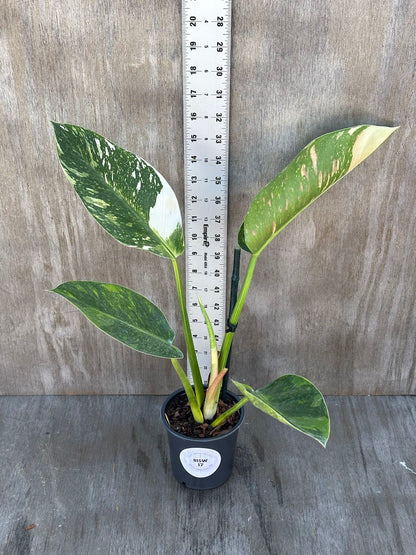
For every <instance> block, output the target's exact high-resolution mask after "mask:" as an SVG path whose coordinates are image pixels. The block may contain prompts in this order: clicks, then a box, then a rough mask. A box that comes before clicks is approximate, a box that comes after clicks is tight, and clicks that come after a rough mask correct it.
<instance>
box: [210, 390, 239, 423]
mask: <svg viewBox="0 0 416 555" xmlns="http://www.w3.org/2000/svg"><path fill="white" fill-rule="evenodd" d="M247 402H248V399H247V397H243V398H242V399H241V400H240V401H238V403H236V404H235V405H233V406H232V407H231V408H230V409H228V410H226V411H225V412H223V413H222V414H220V415H219V417H218V418H216V419H215V420H214V422H212V423H211V426H212V427H213V428H215V427H216V426H219V425H220V424H222V423H223V422H225V420H227V418H228V417H229V416H231V415H232V414H234V413H235V412H236V411H238V410H239V409H241V407H242V406H243V405H245V404H246V403H247Z"/></svg>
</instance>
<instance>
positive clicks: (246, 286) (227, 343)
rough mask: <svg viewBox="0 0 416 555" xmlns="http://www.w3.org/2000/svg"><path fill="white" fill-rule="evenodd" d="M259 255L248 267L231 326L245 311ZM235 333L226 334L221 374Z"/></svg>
mask: <svg viewBox="0 0 416 555" xmlns="http://www.w3.org/2000/svg"><path fill="white" fill-rule="evenodd" d="M257 257H258V254H253V255H251V258H250V262H249V265H248V267H247V271H246V275H245V276H244V281H243V285H242V286H241V291H240V294H239V295H238V298H237V302H236V303H235V307H234V310H233V311H232V313H231V316H230V324H231V325H232V326H235V325H236V324H237V323H238V319H239V318H240V314H241V311H242V310H243V306H244V302H245V300H246V297H247V293H248V290H249V289H250V285H251V280H252V279H253V274H254V268H255V267H256V263H257ZM233 337H234V332H232V331H228V332H227V333H226V334H225V337H224V341H223V342H222V346H221V352H220V360H219V362H218V371H219V372H221V370H222V369H223V368H225V364H226V362H227V358H228V354H229V352H230V349H231V344H232V342H233Z"/></svg>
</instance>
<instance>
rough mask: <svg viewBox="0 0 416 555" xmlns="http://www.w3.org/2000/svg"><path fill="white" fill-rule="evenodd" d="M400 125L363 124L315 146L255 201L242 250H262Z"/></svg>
mask: <svg viewBox="0 0 416 555" xmlns="http://www.w3.org/2000/svg"><path fill="white" fill-rule="evenodd" d="M396 129H397V127H380V126H376V125H360V126H357V127H349V128H346V129H341V130H339V131H334V132H332V133H327V134H325V135H322V136H321V137H318V138H317V139H315V140H314V141H312V142H311V143H309V144H308V145H307V146H306V147H305V148H304V149H303V150H302V151H301V152H300V153H299V154H298V155H297V156H296V158H294V160H292V162H290V164H289V165H288V166H286V168H285V169H284V170H283V171H282V173H280V174H279V175H278V176H277V177H276V178H275V179H273V181H271V182H270V183H269V184H268V185H266V187H264V188H263V189H262V190H261V191H260V192H259V193H258V195H257V196H256V197H255V199H254V200H253V202H252V204H251V206H250V208H249V210H248V212H247V215H246V217H245V219H244V222H243V225H242V226H241V229H240V233H239V244H240V246H241V248H243V249H244V250H247V251H249V252H251V253H253V254H256V253H259V252H261V251H262V250H263V249H264V248H265V247H266V245H268V244H269V243H270V241H271V240H272V239H273V238H274V237H276V235H277V234H278V233H279V232H280V231H282V229H284V228H285V227H286V226H287V224H288V223H289V222H291V221H292V220H293V219H294V218H295V217H296V216H297V215H298V214H300V212H302V210H304V209H305V208H306V207H307V206H309V205H310V204H311V203H312V202H313V201H314V200H316V199H317V198H318V197H319V196H321V195H322V194H323V193H324V192H325V191H327V190H328V189H329V188H330V187H331V186H332V185H334V183H336V182H337V181H339V180H340V179H341V178H342V177H343V176H344V175H346V174H347V173H348V172H350V171H351V170H352V169H354V168H355V167H356V166H357V165H358V164H359V163H360V162H362V161H363V160H364V159H365V158H367V156H369V155H370V154H371V153H372V152H374V150H376V148H378V147H379V146H380V145H381V144H382V143H383V142H384V141H385V140H386V139H387V138H388V137H389V136H390V135H391V134H392V133H393V132H394V131H395V130H396Z"/></svg>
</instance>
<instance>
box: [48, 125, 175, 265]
mask: <svg viewBox="0 0 416 555" xmlns="http://www.w3.org/2000/svg"><path fill="white" fill-rule="evenodd" d="M53 126H54V130H55V136H56V141H57V147H58V155H59V160H60V162H61V165H62V167H63V169H64V171H65V173H66V175H67V177H68V179H69V180H70V182H71V183H72V184H73V186H74V188H75V190H76V192H77V193H78V195H79V196H80V198H81V200H82V202H83V203H84V205H85V207H86V208H87V210H88V211H89V212H90V214H91V215H92V216H93V217H94V218H95V219H96V220H97V222H98V223H99V224H101V225H102V226H103V228H104V229H105V230H106V231H108V233H110V234H111V235H112V236H113V237H114V238H115V239H117V240H118V241H120V242H121V243H123V244H125V245H128V246H132V247H138V248H140V249H145V250H149V251H151V252H153V253H155V254H157V255H159V256H164V257H167V258H176V257H177V256H179V255H180V254H181V253H182V252H183V250H184V241H183V231H182V218H181V213H180V209H179V205H178V201H177V199H176V196H175V193H174V192H173V190H172V188H171V187H170V186H169V184H168V183H167V181H166V180H165V178H164V177H163V176H162V175H161V174H160V173H159V172H157V171H156V170H155V169H154V168H153V167H152V166H151V165H150V164H148V163H147V162H146V161H145V160H143V159H142V158H139V157H138V156H136V155H135V154H132V153H131V152H128V151H126V150H124V149H122V148H120V147H118V146H116V145H114V144H113V143H111V142H110V141H108V140H107V139H105V138H104V137H102V136H101V135H98V134H97V133H94V132H93V131H90V130H88V129H84V128H82V127H78V126H75V125H67V124H60V123H53Z"/></svg>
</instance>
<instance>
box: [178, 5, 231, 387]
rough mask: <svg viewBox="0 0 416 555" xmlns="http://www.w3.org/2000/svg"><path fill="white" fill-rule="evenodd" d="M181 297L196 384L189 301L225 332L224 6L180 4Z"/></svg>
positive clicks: (205, 356)
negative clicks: (183, 271) (183, 272)
mask: <svg viewBox="0 0 416 555" xmlns="http://www.w3.org/2000/svg"><path fill="white" fill-rule="evenodd" d="M182 14H183V16H182V17H183V21H182V25H183V53H184V65H183V76H184V123H185V125H184V144H185V148H184V153H185V197H186V198H185V235H186V242H187V245H186V268H187V270H186V292H187V306H188V311H189V317H190V322H191V330H192V334H193V337H194V341H195V348H196V351H197V356H198V361H199V363H200V367H201V372H202V374H203V379H204V380H206V378H207V375H208V373H209V369H210V353H209V338H208V332H207V329H206V325H205V322H204V319H203V316H202V314H201V312H200V309H199V305H198V302H197V296H196V294H199V295H200V297H201V299H202V301H203V303H204V304H205V305H206V308H207V312H208V314H209V316H210V318H211V321H212V323H213V326H214V331H215V333H216V336H217V338H218V341H221V339H222V337H223V334H224V331H225V299H226V295H225V285H226V275H225V270H226V265H225V259H226V239H227V237H226V232H227V193H228V113H229V48H230V15H231V2H230V1H226V0H212V1H210V2H209V3H208V2H206V0H183V10H182Z"/></svg>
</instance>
